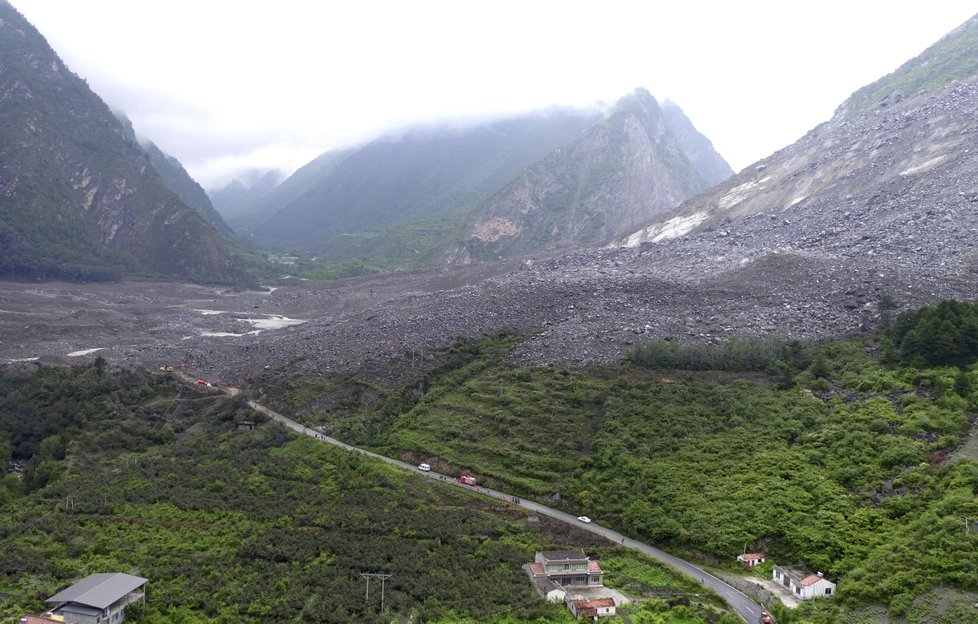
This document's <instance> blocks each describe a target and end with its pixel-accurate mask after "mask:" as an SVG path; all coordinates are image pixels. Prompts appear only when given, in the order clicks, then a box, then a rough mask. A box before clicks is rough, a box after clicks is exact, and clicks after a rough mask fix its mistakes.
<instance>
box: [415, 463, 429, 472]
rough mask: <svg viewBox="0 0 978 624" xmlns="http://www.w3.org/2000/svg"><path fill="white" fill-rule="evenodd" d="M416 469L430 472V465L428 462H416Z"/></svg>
mask: <svg viewBox="0 0 978 624" xmlns="http://www.w3.org/2000/svg"><path fill="white" fill-rule="evenodd" d="M418 470H420V471H421V472H431V466H429V465H428V464H418Z"/></svg>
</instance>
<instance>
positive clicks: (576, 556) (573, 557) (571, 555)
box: [542, 550, 587, 561]
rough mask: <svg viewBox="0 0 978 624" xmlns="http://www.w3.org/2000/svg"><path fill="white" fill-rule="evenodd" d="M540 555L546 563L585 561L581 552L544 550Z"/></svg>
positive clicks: (584, 556) (585, 556) (585, 557)
mask: <svg viewBox="0 0 978 624" xmlns="http://www.w3.org/2000/svg"><path fill="white" fill-rule="evenodd" d="M542 554H543V557H544V559H546V560H547V561H583V560H584V559H587V555H586V554H584V551H583V550H546V551H544V552H543V553H542Z"/></svg>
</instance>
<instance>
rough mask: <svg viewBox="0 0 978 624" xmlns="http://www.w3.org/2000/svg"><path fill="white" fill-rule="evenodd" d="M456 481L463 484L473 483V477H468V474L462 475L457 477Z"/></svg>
mask: <svg viewBox="0 0 978 624" xmlns="http://www.w3.org/2000/svg"><path fill="white" fill-rule="evenodd" d="M458 482H459V483H461V484H463V485H475V477H470V476H469V475H462V476H461V477H459V478H458Z"/></svg>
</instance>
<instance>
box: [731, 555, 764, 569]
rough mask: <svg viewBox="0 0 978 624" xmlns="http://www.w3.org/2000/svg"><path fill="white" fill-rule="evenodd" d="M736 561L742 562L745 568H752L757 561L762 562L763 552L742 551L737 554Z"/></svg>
mask: <svg viewBox="0 0 978 624" xmlns="http://www.w3.org/2000/svg"><path fill="white" fill-rule="evenodd" d="M737 561H739V562H741V563H742V564H744V567H745V568H748V569H750V568H753V567H754V566H756V565H757V564H759V563H764V553H744V554H742V555H737Z"/></svg>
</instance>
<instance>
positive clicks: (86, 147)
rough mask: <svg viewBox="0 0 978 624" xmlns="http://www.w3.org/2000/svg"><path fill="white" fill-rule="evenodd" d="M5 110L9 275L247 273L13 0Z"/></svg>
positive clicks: (224, 278)
mask: <svg viewBox="0 0 978 624" xmlns="http://www.w3.org/2000/svg"><path fill="white" fill-rule="evenodd" d="M0 117H2V120H3V124H2V125H0V162H2V163H3V167H2V168H0V274H2V275H4V276H6V277H19V278H33V279H44V278H65V279H112V278H118V277H119V276H120V275H122V274H123V273H130V274H132V273H135V274H148V275H156V276H167V277H173V278H180V279H191V280H196V281H221V282H228V281H241V280H243V276H242V274H241V272H240V271H239V270H238V269H237V268H236V265H235V262H234V261H233V259H232V257H231V256H230V254H229V253H228V251H227V249H226V248H225V246H224V243H223V241H222V240H221V237H220V235H219V234H218V232H217V231H216V230H215V229H214V227H213V226H211V225H210V224H208V223H207V222H206V221H205V220H204V219H203V218H202V217H201V216H200V215H199V214H198V213H197V211H196V210H194V209H193V208H190V207H188V206H187V205H186V204H185V203H184V202H183V201H182V200H181V199H180V197H179V196H178V195H177V194H176V193H174V192H173V191H171V190H170V189H169V188H167V184H166V183H165V182H164V180H163V178H162V177H161V175H160V174H159V173H158V172H157V170H156V168H155V167H154V166H153V165H152V163H151V162H150V158H149V157H148V156H147V154H146V152H145V151H144V150H143V149H142V148H141V147H140V146H139V145H138V144H135V143H134V142H133V141H132V140H131V138H130V136H129V135H128V133H127V130H126V128H125V127H124V126H123V125H122V124H121V123H120V122H119V120H118V119H117V118H116V117H115V115H113V114H112V112H111V111H110V110H109V108H108V107H107V106H106V105H105V103H104V102H103V101H102V100H101V99H100V98H99V97H98V96H97V95H95V94H94V93H93V92H92V91H91V90H90V89H89V88H88V85H87V84H86V83H85V81H83V80H82V79H80V78H79V77H78V76H76V75H75V74H73V73H72V72H71V71H70V70H69V69H68V68H67V67H65V65H64V63H62V61H61V59H59V58H58V56H57V55H56V54H55V53H54V51H53V50H52V49H51V48H50V46H48V44H47V42H46V41H45V40H44V38H43V37H42V36H41V35H40V33H38V32H37V30H36V29H35V28H34V27H33V26H31V25H30V24H29V23H28V22H27V20H25V19H24V18H23V16H21V15H20V13H18V12H17V11H16V9H14V8H13V7H12V6H11V5H10V4H9V3H8V2H6V0H0Z"/></svg>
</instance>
